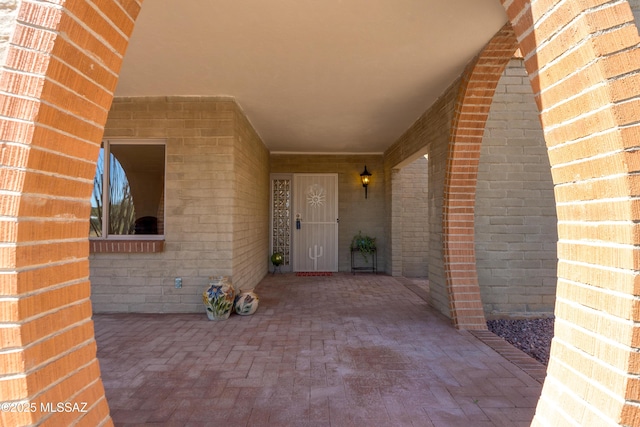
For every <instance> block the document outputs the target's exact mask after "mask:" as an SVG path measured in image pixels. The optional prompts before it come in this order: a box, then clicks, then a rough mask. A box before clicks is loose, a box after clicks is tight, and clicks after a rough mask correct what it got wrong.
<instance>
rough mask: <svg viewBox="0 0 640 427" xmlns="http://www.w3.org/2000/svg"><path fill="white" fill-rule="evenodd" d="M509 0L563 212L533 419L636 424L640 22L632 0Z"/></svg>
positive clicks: (536, 421)
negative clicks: (552, 323) (551, 329)
mask: <svg viewBox="0 0 640 427" xmlns="http://www.w3.org/2000/svg"><path fill="white" fill-rule="evenodd" d="M503 4H504V5H505V8H506V10H507V14H508V16H509V19H510V20H511V22H512V24H513V26H514V30H515V33H516V35H517V38H518V40H519V42H520V47H521V49H522V53H523V55H524V61H525V67H526V68H527V71H528V73H529V76H530V78H531V82H532V87H533V92H534V95H535V98H536V103H537V104H538V108H539V109H540V111H541V121H542V124H543V128H544V131H545V139H546V142H547V147H548V150H549V159H550V164H551V168H552V176H553V181H554V185H555V194H556V204H557V213H558V239H559V242H558V258H559V260H558V290H557V299H556V327H555V338H554V341H553V345H552V350H551V361H550V363H549V367H548V373H547V377H546V381H545V385H544V389H543V392H542V396H541V399H540V403H539V405H538V410H537V414H536V417H535V419H534V425H548V424H550V423H551V424H554V425H569V424H572V425H612V424H619V425H640V407H639V406H638V405H637V402H638V400H640V392H639V387H638V385H637V376H638V374H639V373H640V364H639V363H638V361H639V357H638V351H637V350H638V345H639V344H640V340H639V339H638V336H640V328H638V326H637V325H638V323H637V322H638V320H639V314H640V311H639V310H638V309H637V307H638V303H637V296H638V293H639V291H638V283H639V281H638V276H639V275H638V271H639V268H638V267H640V265H639V262H638V260H639V259H640V257H639V256H638V243H639V238H638V233H637V222H638V220H639V219H640V218H639V216H640V211H639V210H638V206H637V194H638V188H639V186H638V175H637V171H638V170H639V168H638V166H639V163H638V155H637V152H638V151H637V148H638V135H639V132H638V130H639V128H638V111H640V110H639V109H638V95H639V94H640V85H639V84H638V83H639V82H640V80H639V78H638V68H639V65H640V61H639V59H640V51H639V50H638V47H637V44H638V42H639V41H640V38H639V37H638V28H637V27H636V25H635V22H634V21H633V15H632V13H631V10H630V9H629V5H628V4H627V2H609V1H573V2H561V3H560V4H559V3H558V2H557V1H538V2H535V3H534V4H533V5H530V4H529V2H528V1H521V0H516V1H504V2H503Z"/></svg>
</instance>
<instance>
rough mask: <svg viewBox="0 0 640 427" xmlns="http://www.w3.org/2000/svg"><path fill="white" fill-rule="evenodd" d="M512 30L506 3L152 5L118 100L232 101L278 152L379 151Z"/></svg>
mask: <svg viewBox="0 0 640 427" xmlns="http://www.w3.org/2000/svg"><path fill="white" fill-rule="evenodd" d="M505 22H506V15H505V12H504V9H503V7H502V6H501V5H500V2H499V1H498V0H270V1H267V0H233V1H231V0H147V1H145V2H144V3H143V7H142V11H141V13H140V16H139V18H138V22H137V24H136V27H135V30H134V33H133V35H132V37H131V42H130V45H129V49H128V51H127V54H126V56H125V59H124V63H123V66H122V70H121V74H120V81H119V84H118V87H117V90H116V96H164V95H227V96H233V97H235V98H236V100H237V101H238V103H239V104H240V106H241V107H242V108H243V110H244V112H245V113H246V114H247V116H248V117H249V120H250V121H251V123H252V124H253V126H254V127H255V128H256V130H257V131H258V133H259V134H260V136H261V137H262V139H263V141H264V143H265V144H266V145H267V147H268V148H269V149H270V150H271V151H272V152H313V153H318V152H323V153H374V152H382V151H384V150H385V149H386V148H387V147H389V146H390V145H391V144H392V143H393V142H394V141H395V140H396V139H397V138H398V137H399V136H400V135H401V134H402V132H404V131H405V130H406V129H407V128H408V127H409V126H411V124H412V123H413V122H414V121H415V120H416V119H417V118H418V117H419V116H420V115H421V114H422V113H423V112H424V111H425V110H426V109H427V108H428V107H429V106H430V105H431V104H433V102H434V101H435V100H436V99H437V98H438V96H440V95H441V94H442V93H443V91H444V90H445V89H446V87H447V86H448V85H449V84H450V83H451V82H453V81H454V79H455V78H456V77H457V76H458V75H459V74H460V73H461V72H462V69H463V67H464V65H465V64H466V63H467V62H468V61H469V60H470V59H471V58H472V57H473V56H474V55H475V54H477V53H478V52H479V51H480V49H481V48H482V47H483V46H484V45H485V44H486V43H487V42H488V41H489V40H490V38H491V37H492V36H493V35H494V34H495V33H496V32H497V31H498V30H499V29H500V28H501V27H502V26H503V25H504V23H505Z"/></svg>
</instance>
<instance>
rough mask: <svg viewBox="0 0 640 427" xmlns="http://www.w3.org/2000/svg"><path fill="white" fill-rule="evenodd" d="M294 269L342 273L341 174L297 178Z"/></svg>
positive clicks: (308, 175) (295, 186)
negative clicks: (340, 235)
mask: <svg viewBox="0 0 640 427" xmlns="http://www.w3.org/2000/svg"><path fill="white" fill-rule="evenodd" d="M293 199H294V202H293V212H294V218H293V221H294V227H293V269H294V271H338V175H337V174H294V176H293Z"/></svg>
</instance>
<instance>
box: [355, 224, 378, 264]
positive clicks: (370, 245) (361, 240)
mask: <svg viewBox="0 0 640 427" xmlns="http://www.w3.org/2000/svg"><path fill="white" fill-rule="evenodd" d="M351 248H352V249H354V250H357V251H358V252H360V253H361V254H362V258H364V262H366V263H368V262H369V258H368V257H367V256H368V255H372V254H373V253H374V252H375V251H376V238H375V237H369V236H367V235H362V231H358V234H356V235H355V236H353V239H351Z"/></svg>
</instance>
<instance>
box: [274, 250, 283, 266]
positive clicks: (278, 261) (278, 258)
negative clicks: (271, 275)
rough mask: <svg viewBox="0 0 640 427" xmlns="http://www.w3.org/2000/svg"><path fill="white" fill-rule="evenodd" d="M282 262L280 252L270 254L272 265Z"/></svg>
mask: <svg viewBox="0 0 640 427" xmlns="http://www.w3.org/2000/svg"><path fill="white" fill-rule="evenodd" d="M283 262H284V257H283V256H282V254H281V253H280V252H276V253H274V254H273V255H271V263H273V265H275V266H278V265H280V264H282V263H283Z"/></svg>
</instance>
